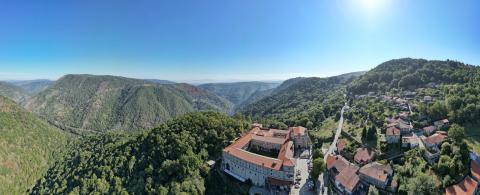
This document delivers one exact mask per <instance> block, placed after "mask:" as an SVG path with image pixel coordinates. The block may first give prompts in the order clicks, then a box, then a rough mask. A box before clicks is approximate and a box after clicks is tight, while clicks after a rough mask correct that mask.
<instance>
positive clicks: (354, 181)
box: [335, 165, 360, 192]
mask: <svg viewBox="0 0 480 195" xmlns="http://www.w3.org/2000/svg"><path fill="white" fill-rule="evenodd" d="M358 169H359V168H358V167H357V166H356V165H348V166H346V167H345V168H344V169H343V170H342V171H340V173H338V175H337V176H335V180H336V181H338V182H339V183H341V184H342V185H343V187H345V189H347V190H348V191H349V192H353V190H354V189H355V187H357V186H358V184H359V181H360V178H359V177H358V175H357V171H358Z"/></svg>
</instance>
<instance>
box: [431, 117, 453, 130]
mask: <svg viewBox="0 0 480 195" xmlns="http://www.w3.org/2000/svg"><path fill="white" fill-rule="evenodd" d="M449 124H450V121H448V119H442V120H438V121H435V122H433V125H435V126H437V128H439V129H440V128H442V127H444V126H448V125H449Z"/></svg>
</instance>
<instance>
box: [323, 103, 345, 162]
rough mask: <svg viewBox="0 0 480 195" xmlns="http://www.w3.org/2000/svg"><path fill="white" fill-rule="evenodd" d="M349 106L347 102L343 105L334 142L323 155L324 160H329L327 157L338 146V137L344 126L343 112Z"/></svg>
mask: <svg viewBox="0 0 480 195" xmlns="http://www.w3.org/2000/svg"><path fill="white" fill-rule="evenodd" d="M346 107H347V103H346V102H345V105H344V106H343V107H342V111H341V112H340V120H339V121H338V127H337V132H335V138H334V139H333V142H332V144H331V145H330V147H329V148H328V150H327V153H325V155H324V156H323V161H325V162H327V157H328V155H329V154H331V153H332V152H333V150H335V148H336V147H337V141H338V137H340V134H341V133H342V127H343V112H344V111H345V108H346Z"/></svg>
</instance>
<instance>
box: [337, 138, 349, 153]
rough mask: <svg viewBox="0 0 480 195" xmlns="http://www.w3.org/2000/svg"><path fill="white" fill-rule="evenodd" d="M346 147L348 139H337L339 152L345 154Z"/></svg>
mask: <svg viewBox="0 0 480 195" xmlns="http://www.w3.org/2000/svg"><path fill="white" fill-rule="evenodd" d="M346 147H347V140H345V139H339V140H338V141H337V152H338V153H339V154H343V151H344V150H345V148H346Z"/></svg>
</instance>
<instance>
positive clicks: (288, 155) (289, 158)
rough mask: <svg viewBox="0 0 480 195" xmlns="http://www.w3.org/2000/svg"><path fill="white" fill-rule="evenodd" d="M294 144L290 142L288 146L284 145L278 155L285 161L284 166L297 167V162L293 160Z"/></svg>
mask: <svg viewBox="0 0 480 195" xmlns="http://www.w3.org/2000/svg"><path fill="white" fill-rule="evenodd" d="M292 146H293V142H292V141H289V142H288V143H286V144H283V146H282V148H281V149H280V153H279V154H278V159H280V160H283V165H284V166H295V161H294V159H293V148H292Z"/></svg>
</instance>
